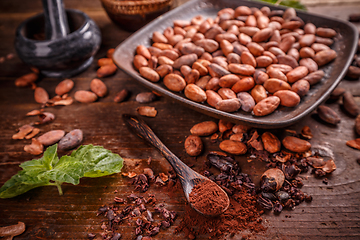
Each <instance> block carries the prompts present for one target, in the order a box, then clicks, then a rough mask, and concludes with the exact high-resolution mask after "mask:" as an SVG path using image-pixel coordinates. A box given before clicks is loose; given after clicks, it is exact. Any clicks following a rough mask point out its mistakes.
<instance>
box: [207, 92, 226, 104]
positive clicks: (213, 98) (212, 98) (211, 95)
mask: <svg viewBox="0 0 360 240" xmlns="http://www.w3.org/2000/svg"><path fill="white" fill-rule="evenodd" d="M205 93H206V101H207V103H208V104H209V105H210V106H212V107H216V105H217V104H218V102H220V101H222V100H223V99H222V98H221V96H220V95H219V94H218V93H217V92H215V91H213V90H206V92H205Z"/></svg>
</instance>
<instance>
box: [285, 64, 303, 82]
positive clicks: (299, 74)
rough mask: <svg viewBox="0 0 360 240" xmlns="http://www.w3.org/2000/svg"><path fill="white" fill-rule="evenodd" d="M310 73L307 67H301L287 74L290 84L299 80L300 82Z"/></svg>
mask: <svg viewBox="0 0 360 240" xmlns="http://www.w3.org/2000/svg"><path fill="white" fill-rule="evenodd" d="M308 73H309V70H308V68H307V67H305V66H299V67H297V68H294V69H293V70H291V71H290V72H288V73H287V74H286V77H287V79H288V81H289V83H294V82H296V81H297V80H300V79H302V78H304V77H305V76H306V75H307V74H308Z"/></svg>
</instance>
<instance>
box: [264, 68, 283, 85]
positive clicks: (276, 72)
mask: <svg viewBox="0 0 360 240" xmlns="http://www.w3.org/2000/svg"><path fill="white" fill-rule="evenodd" d="M267 74H268V75H269V77H270V78H276V79H280V80H282V81H284V82H287V81H288V80H287V77H286V75H285V74H284V73H283V72H281V71H280V70H279V69H275V68H270V69H269V70H268V71H267Z"/></svg>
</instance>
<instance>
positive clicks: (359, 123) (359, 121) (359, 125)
mask: <svg viewBox="0 0 360 240" xmlns="http://www.w3.org/2000/svg"><path fill="white" fill-rule="evenodd" d="M355 132H356V133H357V134H358V135H360V115H358V116H357V117H356V119H355Z"/></svg>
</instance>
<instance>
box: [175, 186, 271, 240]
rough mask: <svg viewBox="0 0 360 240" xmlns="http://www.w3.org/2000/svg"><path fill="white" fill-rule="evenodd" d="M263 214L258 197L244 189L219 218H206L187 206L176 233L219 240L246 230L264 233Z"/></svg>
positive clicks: (235, 196) (232, 199) (231, 200)
mask: <svg viewBox="0 0 360 240" xmlns="http://www.w3.org/2000/svg"><path fill="white" fill-rule="evenodd" d="M262 213H263V211H262V210H259V208H258V207H257V203H256V197H255V196H252V195H250V194H249V193H248V192H247V190H246V189H245V188H244V189H243V190H241V191H240V192H238V193H236V194H234V195H233V196H232V197H231V198H230V206H229V208H228V209H227V210H226V211H225V212H224V213H223V214H221V215H219V216H217V217H212V218H209V217H205V216H203V215H201V214H199V213H198V212H196V211H195V210H194V209H192V208H191V207H190V206H189V205H187V206H186V207H185V214H184V216H183V219H182V220H181V222H180V224H179V226H178V227H177V228H176V230H175V233H180V232H184V233H185V235H186V237H188V238H189V239H194V238H195V237H196V236H197V235H202V234H208V236H209V237H210V238H216V239H219V238H221V237H223V236H225V235H228V234H229V235H235V234H237V233H239V232H240V231H242V230H246V229H248V230H250V231H251V232H256V233H258V232H264V231H265V230H266V227H265V226H264V225H263V224H262V218H261V217H260V215H261V214H262Z"/></svg>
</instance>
